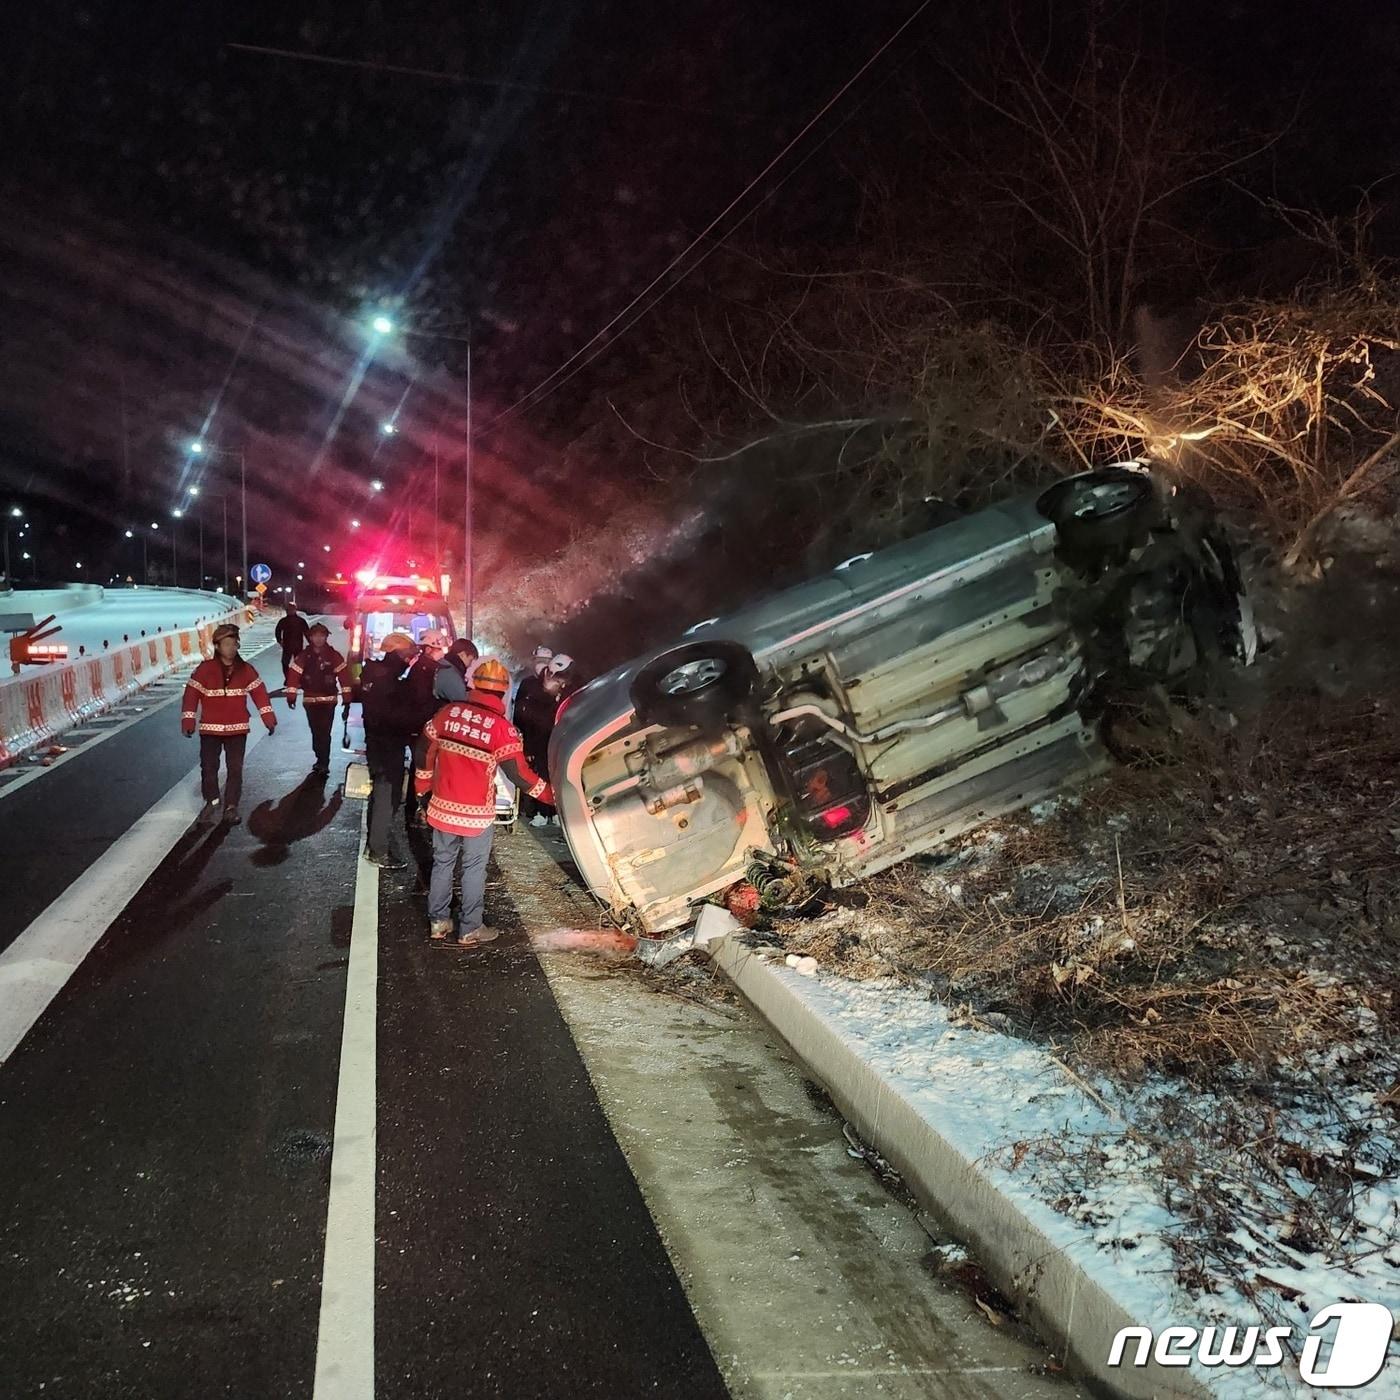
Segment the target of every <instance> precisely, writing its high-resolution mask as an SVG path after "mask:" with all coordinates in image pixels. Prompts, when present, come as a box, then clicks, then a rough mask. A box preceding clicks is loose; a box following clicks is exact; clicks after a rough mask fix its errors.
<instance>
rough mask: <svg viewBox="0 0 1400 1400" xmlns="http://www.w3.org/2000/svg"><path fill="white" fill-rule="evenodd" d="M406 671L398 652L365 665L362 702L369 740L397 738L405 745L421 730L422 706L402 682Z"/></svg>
mask: <svg viewBox="0 0 1400 1400" xmlns="http://www.w3.org/2000/svg"><path fill="white" fill-rule="evenodd" d="M407 669H408V664H407V662H405V661H404V659H403V657H402V656H400V655H399V654H398V653H397V652H394V653H392V654H390V655H389V656H386V657H384V658H383V659H382V660H379V661H367V662H365V666H364V670H363V671H361V672H360V703H361V705H362V706H363V709H364V717H365V738H366V739H367V740H370V739H380V740H388V741H393V740H395V739H397V740H398V742H399V743H400V744H401V745H405V744H408V743H409V742H410V741H411V740H412V738H413V736H414V735H415V734H416V733H417V732H418V730H419V729H420V728H421V725H419V724H418V723H417V722H416V719H417V714H418V708H419V707H418V705H416V704H415V703H414V697H413V692H412V691H411V690H410V689H409V686H408V683H407V682H406V681H404V680H402V679H401V677H402V676H403V673H404V672H405V671H406V670H407ZM425 722H426V721H425Z"/></svg>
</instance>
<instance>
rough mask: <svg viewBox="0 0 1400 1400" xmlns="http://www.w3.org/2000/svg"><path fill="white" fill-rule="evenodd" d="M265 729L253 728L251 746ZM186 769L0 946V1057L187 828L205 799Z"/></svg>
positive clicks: (11, 1047) (1, 1058)
mask: <svg viewBox="0 0 1400 1400" xmlns="http://www.w3.org/2000/svg"><path fill="white" fill-rule="evenodd" d="M265 734H266V730H264V729H263V728H262V726H261V725H259V726H257V727H256V728H255V729H254V730H253V732H252V733H251V734H249V736H248V752H249V753H251V752H252V751H253V749H254V748H255V747H256V746H257V745H258V743H259V742H260V741H261V740H262V739H263V737H264V736H265ZM193 771H194V770H193V769H191V770H190V772H189V773H185V774H184V775H183V776H182V777H181V778H180V779H179V780H178V781H177V782H176V784H175V786H174V787H172V788H171V789H170V791H169V792H167V793H166V794H165V796H164V797H162V798H160V799H159V800H158V801H157V802H156V803H155V804H154V806H152V807H150V808H149V809H148V810H147V811H146V812H145V813H144V814H143V815H142V816H140V817H138V818H137V819H136V821H135V822H133V823H132V825H131V828H130V830H128V831H127V832H126V834H125V835H123V836H120V837H118V838H117V840H116V841H114V842H113V843H112V845H110V846H109V847H108V848H107V850H106V851H104V852H103V853H102V855H100V856H99V857H98V858H97V859H96V860H95V861H93V863H92V864H91V865H90V866H88V868H87V869H86V870H85V871H83V873H82V874H81V875H79V876H78V878H77V879H76V880H74V881H73V883H72V884H71V885H69V886H68V888H67V889H66V890H64V892H63V893H62V894H61V895H59V897H58V898H57V899H56V900H54V902H53V903H52V904H50V905H49V907H48V908H47V909H45V910H44V912H43V913H42V914H40V915H39V917H38V918H37V919H35V920H34V922H33V923H32V924H30V925H29V927H28V928H27V929H25V930H24V932H23V933H21V934H20V935H19V937H18V938H16V939H15V941H14V942H13V943H11V944H10V946H9V947H8V948H6V949H5V951H4V952H3V953H0V986H3V987H4V989H5V995H4V997H3V998H0V1065H3V1064H4V1063H5V1061H6V1060H8V1059H9V1058H10V1056H11V1055H12V1054H13V1053H14V1051H15V1048H16V1047H17V1046H18V1045H19V1043H20V1041H22V1040H23V1039H24V1037H25V1036H26V1035H28V1034H29V1030H30V1027H31V1026H33V1024H34V1023H35V1021H37V1020H38V1019H39V1017H40V1016H42V1015H43V1014H44V1011H45V1010H46V1009H47V1007H48V1004H49V1003H50V1002H51V1001H52V1000H53V999H54V997H56V996H57V995H58V993H59V992H60V991H61V990H62V989H63V987H64V985H65V984H66V983H67V981H68V979H69V978H70V977H72V975H73V974H74V973H75V972H76V971H77V970H78V967H79V965H80V964H81V963H82V961H83V959H84V958H85V957H87V955H88V954H89V953H90V952H92V950H93V949H94V948H95V947H96V946H97V941H98V939H100V938H101V937H102V935H103V934H104V933H106V932H107V930H108V929H109V928H110V927H111V926H112V925H113V924H114V923H115V922H116V921H117V919H118V917H119V916H120V915H121V912H122V910H124V909H125V908H126V906H127V905H128V904H129V903H130V902H131V900H132V899H133V898H134V897H135V895H136V894H137V893H138V892H139V890H140V889H141V887H142V885H144V884H145V883H146V881H147V880H149V879H150V878H151V875H152V874H153V873H154V872H155V868H156V867H157V866H158V865H159V864H160V863H161V861H163V860H164V859H165V857H166V856H167V855H168V854H169V853H170V851H171V850H172V849H173V847H174V845H175V843H176V842H177V841H178V840H179V839H180V837H182V836H183V835H184V834H185V832H186V831H188V830H189V827H190V823H191V822H192V821H193V820H194V819H195V817H196V816H198V815H199V809H200V808H201V807H202V806H203V805H204V800H203V798H202V797H201V796H200V795H199V789H198V787H197V786H196V785H195V784H194V783H192V782H191V781H190V774H191V773H192V772H193Z"/></svg>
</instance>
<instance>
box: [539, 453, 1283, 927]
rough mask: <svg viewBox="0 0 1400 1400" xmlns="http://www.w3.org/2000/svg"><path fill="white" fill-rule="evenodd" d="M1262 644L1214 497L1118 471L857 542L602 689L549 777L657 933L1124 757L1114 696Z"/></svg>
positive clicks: (634, 922) (592, 857) (559, 732)
mask: <svg viewBox="0 0 1400 1400" xmlns="http://www.w3.org/2000/svg"><path fill="white" fill-rule="evenodd" d="M1254 650H1255V637H1254V628H1253V623H1252V619H1251V612H1250V607H1249V603H1248V599H1247V597H1246V595H1245V590H1244V586H1243V584H1242V581H1241V578H1240V572H1239V569H1238V566H1237V564H1236V560H1235V556H1234V554H1233V552H1232V550H1231V547H1230V545H1229V543H1228V541H1227V539H1226V537H1225V534H1224V531H1223V529H1222V527H1221V526H1220V525H1219V523H1218V522H1217V521H1216V519H1215V517H1214V513H1213V510H1212V508H1211V505H1210V502H1209V501H1208V500H1207V499H1206V498H1204V497H1203V496H1202V495H1201V494H1200V493H1199V492H1196V491H1194V490H1193V489H1191V488H1185V487H1178V486H1175V485H1173V484H1171V483H1168V482H1165V481H1163V480H1160V479H1158V478H1156V477H1154V476H1152V475H1150V474H1149V473H1147V472H1145V471H1143V470H1141V469H1139V468H1138V467H1137V466H1136V464H1121V465H1116V466H1113V467H1108V468H1104V469H1102V470H1099V471H1094V472H1088V473H1085V474H1083V475H1079V476H1073V477H1067V478H1064V479H1062V480H1060V481H1058V482H1056V483H1055V484H1054V485H1052V486H1050V487H1049V488H1048V489H1046V490H1043V491H1039V492H1032V493H1028V494H1026V495H1024V496H1021V497H1017V498H1015V499H1013V500H1010V501H1008V502H1006V503H1004V504H1000V505H997V506H995V507H992V508H990V509H987V510H982V511H979V512H977V513H975V514H971V515H967V516H965V517H963V518H961V519H959V520H956V521H954V522H953V523H951V524H948V525H944V526H941V527H940V528H938V529H935V530H932V531H930V532H928V533H927V534H923V535H920V536H918V537H917V538H914V539H911V540H908V541H906V542H904V543H902V544H899V545H895V546H892V547H891V548H888V549H884V550H881V551H879V552H878V553H873V554H866V555H860V556H857V557H856V558H854V559H849V560H847V561H846V562H845V563H844V564H841V565H839V566H838V567H837V568H836V569H834V570H833V571H832V572H831V573H829V574H827V575H826V576H825V577H822V578H817V579H813V580H811V581H810V582H808V583H804V584H801V585H799V586H797V587H795V588H791V589H788V590H786V591H785V592H782V593H778V594H775V595H773V596H771V597H769V598H766V599H764V600H763V601H761V602H759V603H756V604H755V605H753V606H751V607H748V608H746V609H744V610H742V611H740V612H737V613H734V614H733V615H731V616H729V617H725V618H712V619H709V620H708V621H705V622H701V623H698V624H697V625H696V626H694V627H692V628H691V629H690V630H689V632H688V633H687V634H686V636H685V638H684V639H683V640H682V641H681V642H680V643H679V644H676V645H672V646H669V647H666V648H664V649H662V650H660V651H657V652H653V653H651V654H649V655H647V656H644V657H642V658H640V659H639V660H636V661H633V662H631V663H629V664H628V665H626V666H623V667H620V668H618V669H617V670H615V671H612V672H610V673H609V674H607V675H605V676H603V677H601V678H600V679H599V680H596V681H594V682H593V683H592V684H591V685H588V686H586V687H585V688H584V689H583V690H582V691H580V692H579V693H578V694H577V695H576V696H575V697H574V698H573V700H572V701H571V702H570V703H569V704H568V705H567V706H566V708H565V709H564V710H563V712H562V713H561V715H560V717H559V721H558V724H557V725H556V727H555V730H554V737H553V741H552V744H551V748H550V772H551V774H552V775H553V777H554V782H555V788H556V792H557V794H558V798H557V800H558V803H559V812H560V816H561V819H562V823H563V827H564V832H565V835H566V837H567V839H568V843H569V847H570V849H571V851H572V853H573V856H574V859H575V861H576V862H577V865H578V867H579V870H580V872H581V873H582V876H583V878H584V880H585V882H586V883H587V885H588V886H589V888H590V889H591V890H592V891H593V893H594V894H595V896H596V897H597V898H598V899H599V900H601V901H602V902H603V903H604V904H605V905H606V906H607V907H608V909H609V910H610V912H611V914H612V916H613V917H614V918H615V919H617V920H618V921H619V922H620V923H623V924H624V925H627V926H629V927H631V928H632V929H634V930H635V931H636V932H638V933H640V934H644V935H656V934H662V933H666V932H667V931H669V930H673V929H677V928H679V927H681V926H682V925H684V924H686V923H688V922H689V921H690V920H691V919H692V918H693V917H694V914H695V912H697V910H696V906H697V905H698V904H699V903H701V902H702V901H704V900H705V899H706V898H707V897H710V896H712V895H715V894H716V893H717V892H719V891H722V890H725V889H727V888H728V887H729V886H731V885H733V884H735V883H736V882H738V881H742V880H745V879H753V878H754V872H755V871H761V870H764V869H768V870H772V871H775V872H778V873H779V874H782V873H783V872H786V873H787V874H789V875H793V874H796V875H798V876H799V877H801V878H803V879H808V880H812V881H819V882H822V883H826V884H829V885H831V886H833V887H840V886H843V885H848V884H850V883H852V882H854V881H857V880H860V879H863V878H864V877H866V876H869V875H872V874H874V873H876V872H877V871H880V870H883V869H885V868H886V867H888V866H891V865H894V864H896V863H897V862H899V861H901V860H904V859H906V858H908V857H909V856H911V855H915V854H917V853H920V852H924V851H928V850H931V849H933V848H935V847H937V846H938V845H940V843H943V842H946V841H949V840H951V839H952V838H954V837H956V836H958V835H959V834H960V833H962V832H964V831H966V830H968V829H969V828H971V827H974V826H976V825H978V824H979V823H981V822H985V821H987V820H989V819H991V818H993V817H996V816H999V815H1001V814H1003V813H1006V812H1009V811H1011V810H1014V809H1015V808H1018V807H1023V806H1026V805H1029V804H1031V803H1034V802H1037V801H1040V800H1042V799H1044V798H1045V797H1047V796H1049V795H1050V794H1052V793H1054V792H1056V791H1058V790H1060V789H1062V788H1064V787H1066V786H1068V785H1071V784H1074V783H1078V782H1082V781H1084V780H1085V779H1087V778H1089V777H1092V776H1093V775H1095V774H1096V773H1098V772H1100V771H1101V770H1102V769H1103V768H1104V767H1105V766H1106V765H1107V763H1108V762H1109V761H1110V760H1109V755H1108V749H1107V746H1106V744H1105V728H1106V721H1107V717H1108V715H1109V713H1110V710H1111V706H1112V705H1113V704H1115V703H1118V701H1119V700H1121V697H1122V696H1123V695H1124V694H1125V693H1126V694H1132V693H1133V692H1135V691H1137V692H1141V693H1143V694H1146V693H1149V692H1153V691H1154V690H1155V691H1156V692H1157V693H1158V694H1160V693H1161V692H1162V690H1163V689H1166V690H1170V689H1172V688H1174V687H1177V686H1181V685H1189V684H1190V683H1191V682H1192V680H1193V679H1196V678H1199V677H1200V675H1201V674H1202V673H1203V672H1205V671H1208V670H1210V669H1212V668H1213V667H1214V666H1215V665H1216V664H1218V663H1219V662H1220V661H1221V659H1222V658H1223V659H1226V660H1233V661H1235V662H1240V663H1244V664H1248V663H1249V662H1250V661H1251V660H1253V657H1254Z"/></svg>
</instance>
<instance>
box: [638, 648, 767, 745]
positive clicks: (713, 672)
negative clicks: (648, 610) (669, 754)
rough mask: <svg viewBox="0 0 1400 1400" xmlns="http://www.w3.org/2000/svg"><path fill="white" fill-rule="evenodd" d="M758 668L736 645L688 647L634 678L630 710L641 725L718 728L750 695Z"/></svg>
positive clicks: (674, 651)
mask: <svg viewBox="0 0 1400 1400" xmlns="http://www.w3.org/2000/svg"><path fill="white" fill-rule="evenodd" d="M757 685H758V667H757V666H755V665H754V659H753V656H752V655H751V654H750V652H749V650H748V648H747V647H744V646H740V645H739V643H738V642H711V641H705V642H691V643H689V644H688V645H686V646H681V647H674V648H673V649H672V650H670V651H667V652H663V653H662V654H661V655H660V656H658V657H657V658H656V659H655V660H654V661H652V662H651V663H650V664H649V665H647V666H645V667H643V668H642V670H641V671H639V672H638V673H637V678H636V679H635V680H634V681H633V682H632V705H633V708H634V709H635V710H636V712H637V717H638V718H639V719H640V720H641V721H642V722H643V723H644V724H666V725H694V726H696V727H697V728H701V729H707V728H713V727H714V726H717V725H722V724H724V723H725V721H726V720H728V719H729V718H730V717H731V716H732V715H733V714H734V712H735V711H736V710H738V709H739V708H740V707H741V706H742V705H743V704H744V702H745V701H746V700H748V698H749V697H750V696H751V695H752V694H753V692H754V689H755V687H756V686H757Z"/></svg>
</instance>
